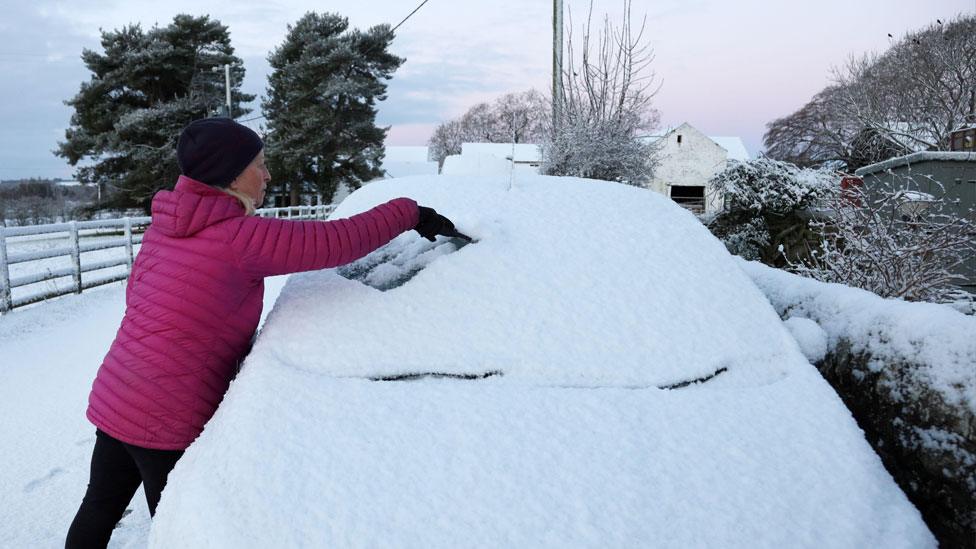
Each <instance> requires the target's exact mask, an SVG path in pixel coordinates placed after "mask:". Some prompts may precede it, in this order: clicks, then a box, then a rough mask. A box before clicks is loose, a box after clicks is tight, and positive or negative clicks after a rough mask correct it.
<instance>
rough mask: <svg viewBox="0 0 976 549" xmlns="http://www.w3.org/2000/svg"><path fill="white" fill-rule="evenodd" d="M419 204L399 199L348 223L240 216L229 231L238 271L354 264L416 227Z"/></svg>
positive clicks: (269, 273) (282, 271) (260, 273)
mask: <svg viewBox="0 0 976 549" xmlns="http://www.w3.org/2000/svg"><path fill="white" fill-rule="evenodd" d="M417 220H418V210H417V203H416V202H414V201H413V200H410V199H409V198H397V199H394V200H391V201H389V202H387V203H385V204H380V205H379V206H376V207H375V208H373V209H371V210H368V211H365V212H363V213H361V214H358V215H354V216H352V217H350V218H347V219H337V220H334V221H291V220H285V219H266V218H261V217H255V216H250V217H244V218H241V219H240V220H235V221H234V222H233V223H234V225H232V226H231V246H232V247H233V248H234V250H235V251H236V252H237V255H238V257H239V258H240V262H241V267H242V268H243V269H245V270H246V271H247V272H249V273H250V274H252V275H254V276H257V277H264V276H274V275H281V274H287V273H297V272H301V271H312V270H316V269H325V268H329V267H337V266H339V265H344V264H346V263H349V262H350V261H355V260H357V259H359V258H361V257H363V256H365V255H367V254H369V253H370V252H372V251H373V250H375V249H377V248H379V247H380V246H383V245H384V244H386V243H387V242H389V241H391V240H393V239H394V238H395V237H396V236H397V235H399V234H400V233H402V232H404V231H408V230H410V229H412V228H414V227H415V226H416V225H417Z"/></svg>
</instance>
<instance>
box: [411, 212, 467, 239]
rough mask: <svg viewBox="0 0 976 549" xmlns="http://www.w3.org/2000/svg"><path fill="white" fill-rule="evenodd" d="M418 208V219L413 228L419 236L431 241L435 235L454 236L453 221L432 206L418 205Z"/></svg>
mask: <svg viewBox="0 0 976 549" xmlns="http://www.w3.org/2000/svg"><path fill="white" fill-rule="evenodd" d="M418 208H419V209H420V221H418V222H417V226H416V227H414V228H413V229H414V230H415V231H417V232H418V233H420V236H422V237H424V238H426V239H427V240H430V241H431V242H433V241H434V240H435V239H436V237H437V235H443V236H454V234H455V233H456V232H457V230H456V229H455V228H454V223H451V220H450V219H448V218H446V217H444V216H443V215H441V214H439V213H437V212H436V211H434V209H433V208H425V207H423V206H418Z"/></svg>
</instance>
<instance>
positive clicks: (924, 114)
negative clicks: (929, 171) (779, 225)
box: [764, 15, 976, 171]
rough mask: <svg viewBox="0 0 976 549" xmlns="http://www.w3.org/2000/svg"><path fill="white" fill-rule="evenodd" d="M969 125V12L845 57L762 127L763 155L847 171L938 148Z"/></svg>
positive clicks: (972, 101) (972, 78) (973, 44)
mask: <svg viewBox="0 0 976 549" xmlns="http://www.w3.org/2000/svg"><path fill="white" fill-rule="evenodd" d="M966 124H976V16H973V15H969V16H961V17H958V18H956V19H955V20H953V21H949V22H946V23H941V22H937V23H933V24H931V25H929V26H928V27H926V28H924V29H921V30H919V31H915V32H911V33H908V34H907V35H906V36H905V37H904V38H902V39H901V40H898V41H897V42H895V43H894V44H893V45H892V46H891V47H890V48H889V49H888V50H887V51H885V52H883V53H881V54H870V55H863V56H860V57H851V58H850V59H849V60H848V61H847V63H846V64H845V65H844V66H842V67H839V68H837V69H835V70H834V74H833V83H832V84H831V85H830V86H828V87H827V88H826V89H825V90H823V91H822V92H820V93H819V94H817V96H815V97H814V99H813V100H812V101H811V102H810V103H808V104H807V105H805V106H804V107H802V108H801V109H800V110H798V111H797V112H795V113H793V114H791V115H789V116H787V117H784V118H780V119H778V120H775V121H773V122H771V123H770V124H768V125H767V132H766V136H765V139H764V142H765V145H766V150H767V154H769V155H770V156H772V157H774V158H778V159H782V160H789V161H793V162H797V163H798V164H801V165H822V164H823V163H826V162H832V161H839V162H842V163H843V164H845V166H846V168H847V170H848V171H851V170H854V169H856V168H858V167H860V166H863V165H866V164H870V163H873V162H876V161H879V160H884V159H886V158H889V157H890V156H894V155H898V154H906V153H909V152H914V151H919V150H946V149H948V148H949V136H950V133H951V132H952V131H953V130H955V129H957V128H959V127H961V126H963V125H966Z"/></svg>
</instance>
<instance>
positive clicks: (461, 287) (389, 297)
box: [150, 177, 935, 547]
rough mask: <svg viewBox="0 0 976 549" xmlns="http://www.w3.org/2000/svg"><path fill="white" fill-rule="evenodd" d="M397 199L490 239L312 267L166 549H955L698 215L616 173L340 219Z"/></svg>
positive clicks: (426, 194)
mask: <svg viewBox="0 0 976 549" xmlns="http://www.w3.org/2000/svg"><path fill="white" fill-rule="evenodd" d="M396 196H410V197H413V198H415V199H417V200H418V202H419V203H420V204H423V205H427V206H431V207H434V208H436V209H437V210H438V211H440V212H442V213H444V214H445V215H448V216H449V217H451V219H453V220H454V221H455V222H456V224H457V226H458V227H459V229H460V230H462V231H463V232H465V233H467V234H469V235H470V236H472V237H474V238H475V239H476V242H475V243H473V244H469V245H466V246H463V247H461V248H460V249H456V250H453V249H451V248H450V247H449V246H448V243H447V242H439V243H437V244H435V245H433V246H431V245H428V244H423V243H421V244H418V241H419V237H418V236H417V235H416V234H414V233H412V232H411V233H409V234H405V235H402V236H401V237H399V238H398V239H397V240H395V241H394V242H393V243H391V245H390V247H389V248H388V249H386V250H380V251H378V252H377V254H379V256H376V257H374V258H372V259H370V258H367V259H366V260H364V262H363V263H361V264H360V267H362V268H360V269H359V270H358V271H357V270H356V269H355V268H354V267H355V266H353V267H351V269H352V272H349V271H347V272H345V273H344V274H346V275H347V276H349V277H350V278H346V277H344V276H342V275H340V274H339V273H338V272H336V271H331V270H330V271H321V272H315V273H307V274H303V275H296V276H293V277H292V278H291V279H290V281H289V283H288V285H287V286H286V287H285V289H284V290H283V291H282V294H281V297H280V298H279V300H278V302H277V304H276V305H275V309H274V311H273V312H272V313H271V315H270V316H269V318H268V321H267V323H266V325H265V328H264V330H263V331H262V333H261V335H260V337H259V338H258V341H257V343H256V345H255V348H254V350H253V351H252V354H251V356H250V357H249V358H248V360H247V361H246V363H245V365H244V368H243V370H242V372H241V373H240V375H239V376H238V378H237V380H236V381H235V382H234V383H233V384H232V386H231V388H230V391H229V392H228V394H227V397H226V399H225V401H224V402H223V404H222V405H221V407H220V409H219V410H218V412H217V414H216V416H215V417H214V418H213V420H211V422H210V423H209V424H208V426H207V428H206V429H205V431H204V432H203V434H202V435H201V437H200V438H199V439H198V440H197V441H196V442H195V443H194V444H193V445H192V446H191V447H190V449H189V450H188V451H187V453H186V455H185V456H184V458H183V459H182V460H181V461H180V462H179V463H178V464H177V466H176V469H175V470H174V471H173V473H172V475H171V476H170V481H169V486H168V488H167V489H166V491H165V492H164V494H163V498H162V501H161V503H160V507H159V509H158V513H157V515H156V519H155V522H154V526H153V532H152V534H151V539H150V541H151V544H152V545H154V546H157V547H170V546H180V547H197V546H227V547H244V546H247V547H263V546H295V545H305V546H367V547H376V546H399V547H457V546H465V547H499V546H501V547H540V546H548V547H566V546H582V547H606V546H661V547H688V546H722V547H783V546H808V547H823V546H830V547H867V546H885V547H926V546H934V544H935V542H934V539H933V538H932V536H931V534H930V533H929V531H928V529H927V528H926V527H925V525H924V523H923V522H922V520H921V517H920V516H919V514H918V512H917V511H916V510H915V509H914V508H913V507H912V506H911V504H910V503H909V502H908V500H907V499H906V498H905V496H904V494H903V493H902V492H901V491H900V490H899V489H898V487H897V486H896V485H895V483H894V482H893V481H892V479H891V477H890V476H889V475H888V473H887V472H886V471H885V470H884V468H883V467H882V465H881V462H880V460H879V459H878V457H877V456H876V455H875V454H874V453H873V452H872V450H871V448H870V447H869V446H868V444H867V442H866V441H865V440H864V438H863V434H862V433H861V431H860V430H859V429H858V428H857V425H856V424H855V423H854V421H853V419H852V418H851V416H850V414H849V412H848V411H847V410H846V409H845V408H844V406H843V404H842V402H841V401H840V399H839V398H838V397H837V396H836V395H835V394H834V393H833V391H832V390H831V389H830V387H829V386H828V385H827V383H826V382H825V381H823V379H822V378H821V377H820V376H819V374H818V373H817V372H816V370H815V369H814V368H813V367H812V366H811V365H810V364H809V363H808V362H807V360H806V359H805V358H804V356H803V355H802V354H801V353H800V350H799V348H798V346H797V343H796V342H795V340H794V339H793V338H792V337H791V336H790V335H789V333H788V332H787V331H786V329H785V328H784V327H783V324H782V322H781V321H780V319H779V317H778V316H777V315H776V313H775V312H774V311H773V309H772V307H771V306H770V305H769V303H768V301H766V300H765V298H764V297H763V296H762V294H761V293H759V291H758V289H756V287H755V286H754V285H753V284H752V283H751V282H750V281H749V280H748V278H747V277H746V276H745V275H744V273H743V272H742V271H741V269H739V268H738V267H737V265H736V264H735V263H734V262H733V260H732V258H731V256H729V255H728V253H727V252H726V251H725V249H724V247H723V246H722V244H721V243H720V242H718V241H717V240H716V239H714V238H713V237H711V236H710V235H709V234H708V232H707V231H706V230H705V228H704V227H702V226H701V224H700V223H699V222H698V221H697V220H696V219H695V218H694V217H693V216H692V215H691V214H690V213H688V212H687V211H685V210H683V209H681V208H679V207H678V206H676V205H674V204H673V203H671V202H670V201H668V200H667V199H666V198H665V197H662V196H660V195H657V194H654V193H652V192H649V191H644V190H639V189H634V188H630V187H624V186H620V185H615V184H609V183H600V182H593V181H584V180H575V179H566V178H544V177H518V178H516V180H515V184H514V186H513V187H512V188H509V181H508V178H502V177H496V178H449V177H437V178H410V179H401V180H390V181H384V182H377V183H373V184H370V185H369V186H367V187H365V188H363V189H361V190H359V191H357V192H356V193H354V194H353V195H352V196H350V197H349V198H348V199H347V200H346V202H344V203H343V205H342V206H341V207H340V208H339V210H338V211H337V212H336V214H335V215H336V216H340V217H342V216H348V215H351V214H354V213H356V212H359V211H362V210H364V209H366V208H368V207H370V206H372V205H375V204H378V203H380V202H383V201H385V200H387V199H389V198H392V197H396ZM377 257H379V259H378V260H377ZM383 265H386V266H387V270H388V271H389V272H388V273H387V274H386V275H383V274H382V272H381V274H380V275H377V276H378V277H379V279H378V280H377V279H372V280H369V279H368V278H369V276H371V274H370V273H375V272H376V269H378V268H380V267H381V266H383ZM418 266H419V267H420V268H419V269H418V268H417V267H418ZM357 273H358V274H357ZM363 273H366V274H363ZM404 280H406V282H405V283H404V282H403V281H404ZM391 281H393V283H391ZM397 284H399V285H397ZM374 286H375V287H374ZM378 287H384V288H385V289H386V291H383V290H381V289H378ZM423 374H442V375H443V374H449V375H454V376H459V377H460V376H470V377H478V376H483V375H488V374H492V375H491V377H486V378H483V379H474V380H462V379H454V378H448V379H439V378H435V377H430V376H427V377H424V376H423ZM716 374H717V375H716ZM397 376H400V378H401V379H406V380H409V381H382V380H380V381H377V379H391V378H397ZM711 376H714V377H711ZM709 377H711V379H709V380H708V381H705V382H703V383H692V384H690V385H688V384H687V382H689V381H694V380H696V379H705V378H709ZM660 387H681V388H676V389H661V388H660Z"/></svg>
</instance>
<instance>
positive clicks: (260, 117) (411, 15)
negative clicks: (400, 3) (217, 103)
mask: <svg viewBox="0 0 976 549" xmlns="http://www.w3.org/2000/svg"><path fill="white" fill-rule="evenodd" d="M427 2H430V0H424V1H423V2H421V3H420V4H419V5H418V6H417V7H416V8H414V9H413V11H412V12H410V13H409V14H407V16H406V17H404V18H403V20H402V21H400V22H399V23H397V24H396V26H395V27H393V28H392V29H390V33H391V34H392V33H394V32H396V30H397V29H398V28H400V26H401V25H403V24H404V23H406V22H407V20H408V19H410V18H411V17H413V15H414V14H415V13H417V12H418V11H420V8H422V7H424V4H426V3H427ZM366 51H369V50H366ZM311 95H314V94H311ZM311 95H309V96H308V97H311ZM302 99H307V97H303V98H302ZM262 118H265V115H263V114H259V115H257V116H252V117H251V118H245V119H243V120H238V121H237V122H241V123H243V122H251V121H252V120H260V119H262Z"/></svg>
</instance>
